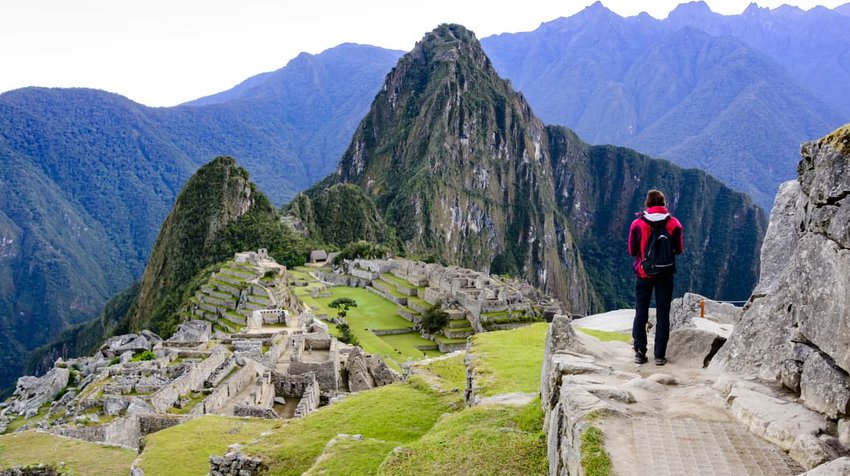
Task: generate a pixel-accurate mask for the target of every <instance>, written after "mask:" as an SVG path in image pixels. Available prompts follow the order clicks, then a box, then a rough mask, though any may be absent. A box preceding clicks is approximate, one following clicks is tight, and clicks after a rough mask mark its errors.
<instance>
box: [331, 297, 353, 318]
mask: <svg viewBox="0 0 850 476" xmlns="http://www.w3.org/2000/svg"><path fill="white" fill-rule="evenodd" d="M328 306H329V307H331V308H333V309H336V310H337V311H336V315H337V316H338V317H340V318H343V317H345V316H346V314H348V309H349V308H352V307H357V301H355V300H354V299H351V298H347V297H341V298H336V299H334V300H333V301H331V303H330V304H328Z"/></svg>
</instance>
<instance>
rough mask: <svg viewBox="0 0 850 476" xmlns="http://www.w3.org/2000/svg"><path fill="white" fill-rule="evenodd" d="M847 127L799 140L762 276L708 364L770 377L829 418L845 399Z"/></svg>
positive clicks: (848, 335)
mask: <svg viewBox="0 0 850 476" xmlns="http://www.w3.org/2000/svg"><path fill="white" fill-rule="evenodd" d="M848 143H850V126H845V127H843V128H841V129H839V130H837V131H835V132H834V133H832V134H831V135H829V136H827V137H824V138H822V139H820V140H818V141H815V142H810V143H807V144H804V145H803V146H802V149H801V154H802V160H801V161H800V163H799V165H798V168H797V170H798V173H799V177H798V180H797V181H796V182H792V183H787V184H784V185H783V186H782V187H781V188H780V192H779V194H778V195H777V197H776V202H775V204H774V208H773V214H772V216H771V223H770V226H769V227H768V232H767V236H766V237H765V240H764V243H765V245H764V247H763V249H762V275H761V282H760V283H759V285H758V286H757V288H756V292H755V294H754V295H753V296H752V298H751V300H750V302H749V303H748V305H747V306H746V307H745V310H744V315H743V318H742V320H741V323H740V324H739V325H738V326H737V327H736V329H735V331H734V333H733V334H732V336H731V337H730V339H729V342H727V344H726V345H725V346H724V347H723V348H722V349H721V350H720V351H719V352H718V354H717V356H716V357H715V358H714V360H713V361H712V364H711V367H712V368H714V369H718V370H724V371H731V372H735V373H739V374H746V375H752V376H756V377H760V378H763V379H767V380H772V381H779V382H781V383H782V384H783V385H785V386H787V387H788V388H790V389H791V390H793V391H799V392H800V394H801V397H802V401H803V403H804V404H805V405H806V406H807V407H808V408H810V409H812V410H815V411H817V412H820V413H822V414H823V415H825V416H827V417H828V418H831V419H835V418H844V417H847V415H848V411H850V409H848V402H850V377H848V371H850V272H848V270H850V198H848V197H850V148H848V146H847V144H848Z"/></svg>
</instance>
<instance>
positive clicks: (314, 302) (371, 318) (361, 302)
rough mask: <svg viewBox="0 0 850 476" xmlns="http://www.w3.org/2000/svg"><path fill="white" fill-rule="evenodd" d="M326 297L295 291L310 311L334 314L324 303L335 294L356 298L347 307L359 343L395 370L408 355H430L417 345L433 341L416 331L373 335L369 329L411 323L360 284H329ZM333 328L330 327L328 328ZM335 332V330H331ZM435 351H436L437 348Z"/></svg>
mask: <svg viewBox="0 0 850 476" xmlns="http://www.w3.org/2000/svg"><path fill="white" fill-rule="evenodd" d="M328 291H329V292H330V293H331V296H330V297H323V298H312V297H310V295H309V294H308V293H306V292H303V293H299V298H300V299H301V300H302V301H303V302H304V303H305V304H307V305H308V306H310V307H311V308H312V309H313V313H314V314H327V315H328V316H334V315H336V310H335V309H332V308H330V307H328V304H330V303H331V301H333V300H334V299H336V298H340V297H348V298H351V299H354V300H355V301H357V307H353V308H351V309H349V310H348V315H347V316H346V319H348V323H349V325H350V326H351V330H352V331H353V332H354V335H356V336H357V339H358V340H359V341H360V345H361V347H363V349H364V350H365V351H366V352H368V353H370V354H381V355H383V356H384V357H385V358H386V359H387V364H389V365H390V366H391V367H393V368H395V369H396V370H399V369H400V368H401V364H402V363H404V362H406V361H407V360H408V359H414V360H416V359H420V358H422V357H423V356H425V355H427V356H433V355H435V352H433V351H426V352H425V354H424V355H423V352H422V351H421V350H418V349H417V348H416V346H417V345H433V342H431V341H429V340H426V339H423V338H421V337H419V335H418V334H415V333H410V334H401V335H397V336H382V337H379V336H376V335H375V334H373V333H372V332H371V329H379V330H380V329H405V328H410V327H411V326H412V324H411V323H410V322H408V321H407V320H405V319H404V318H403V317H401V316H399V315H398V314H396V311H397V309H398V306H397V305H396V304H395V303H392V302H390V301H387V300H386V299H384V298H382V297H381V296H378V295H377V294H375V293H372V292H369V291H367V290H365V289H363V288H352V287H348V286H332V287H329V288H328ZM334 330H335V329H332V332H333V331H334ZM334 335H338V334H334ZM436 354H439V352H437V353H436Z"/></svg>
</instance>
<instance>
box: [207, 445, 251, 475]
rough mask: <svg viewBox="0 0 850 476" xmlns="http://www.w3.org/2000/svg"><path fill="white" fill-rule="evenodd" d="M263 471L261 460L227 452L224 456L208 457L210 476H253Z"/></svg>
mask: <svg viewBox="0 0 850 476" xmlns="http://www.w3.org/2000/svg"><path fill="white" fill-rule="evenodd" d="M264 469H265V465H264V464H263V460H262V459H260V458H252V457H250V456H247V455H243V454H242V453H238V452H235V451H229V452H227V453H225V454H224V456H210V472H209V474H210V476H229V475H233V476H254V475H257V474H260V473H261V472H262V471H263V470H264Z"/></svg>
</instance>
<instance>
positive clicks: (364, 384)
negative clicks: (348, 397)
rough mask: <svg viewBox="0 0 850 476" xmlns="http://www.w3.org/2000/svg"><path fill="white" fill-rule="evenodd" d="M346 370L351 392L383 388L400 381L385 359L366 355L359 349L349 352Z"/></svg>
mask: <svg viewBox="0 0 850 476" xmlns="http://www.w3.org/2000/svg"><path fill="white" fill-rule="evenodd" d="M346 369H348V389H349V391H351V392H362V391H363V390H370V389H373V388H376V387H382V386H384V385H389V384H391V383H393V382H395V381H396V380H398V378H397V377H396V374H395V373H394V372H393V371H392V370H390V368H389V367H387V364H386V362H384V361H383V359H381V358H380V357H379V356H377V355H366V354H365V353H364V352H363V350H362V349H361V348H359V347H355V348H353V349H352V350H351V351H350V352H349V354H348V360H347V361H346Z"/></svg>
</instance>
